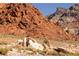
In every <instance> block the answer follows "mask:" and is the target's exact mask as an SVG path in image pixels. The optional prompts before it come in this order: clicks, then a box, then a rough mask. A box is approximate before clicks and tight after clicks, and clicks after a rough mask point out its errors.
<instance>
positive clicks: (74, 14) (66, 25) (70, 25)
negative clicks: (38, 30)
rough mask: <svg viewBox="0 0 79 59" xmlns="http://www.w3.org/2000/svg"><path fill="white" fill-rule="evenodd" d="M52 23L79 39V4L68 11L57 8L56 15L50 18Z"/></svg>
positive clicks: (51, 15)
mask: <svg viewBox="0 0 79 59" xmlns="http://www.w3.org/2000/svg"><path fill="white" fill-rule="evenodd" d="M48 19H49V21H50V22H53V23H55V24H57V25H58V26H61V27H62V28H63V29H64V30H65V31H66V32H67V33H69V34H72V35H74V36H76V38H77V39H78V38H79V4H74V5H73V6H71V7H70V8H68V9H64V8H57V10H56V12H55V13H54V14H50V15H49V16H48Z"/></svg>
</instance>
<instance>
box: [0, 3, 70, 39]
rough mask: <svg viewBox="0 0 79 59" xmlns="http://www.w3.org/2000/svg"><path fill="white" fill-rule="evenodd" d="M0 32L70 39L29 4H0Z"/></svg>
mask: <svg viewBox="0 0 79 59" xmlns="http://www.w3.org/2000/svg"><path fill="white" fill-rule="evenodd" d="M1 6H2V7H1ZM0 34H12V35H25V36H32V37H39V38H42V37H47V38H53V39H70V37H68V35H66V34H65V32H64V31H63V30H62V29H61V28H60V27H59V26H56V25H55V24H53V23H50V22H49V21H47V19H46V18H45V17H44V16H43V15H42V14H41V13H40V12H39V10H38V9H36V8H34V7H33V6H32V5H31V4H0Z"/></svg>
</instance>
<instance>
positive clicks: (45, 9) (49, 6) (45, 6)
mask: <svg viewBox="0 0 79 59" xmlns="http://www.w3.org/2000/svg"><path fill="white" fill-rule="evenodd" d="M33 5H34V6H35V7H36V8H38V9H39V10H40V11H41V12H42V13H43V14H44V15H49V14H51V13H54V12H55V11H56V8H57V7H64V8H69V7H70V6H72V5H73V3H33Z"/></svg>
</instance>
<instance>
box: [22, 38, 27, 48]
mask: <svg viewBox="0 0 79 59" xmlns="http://www.w3.org/2000/svg"><path fill="white" fill-rule="evenodd" d="M23 45H24V47H26V37H25V38H24V40H23Z"/></svg>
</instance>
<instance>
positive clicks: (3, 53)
mask: <svg viewBox="0 0 79 59" xmlns="http://www.w3.org/2000/svg"><path fill="white" fill-rule="evenodd" d="M8 51H9V49H8V48H0V54H2V55H6V54H7V52H8Z"/></svg>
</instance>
